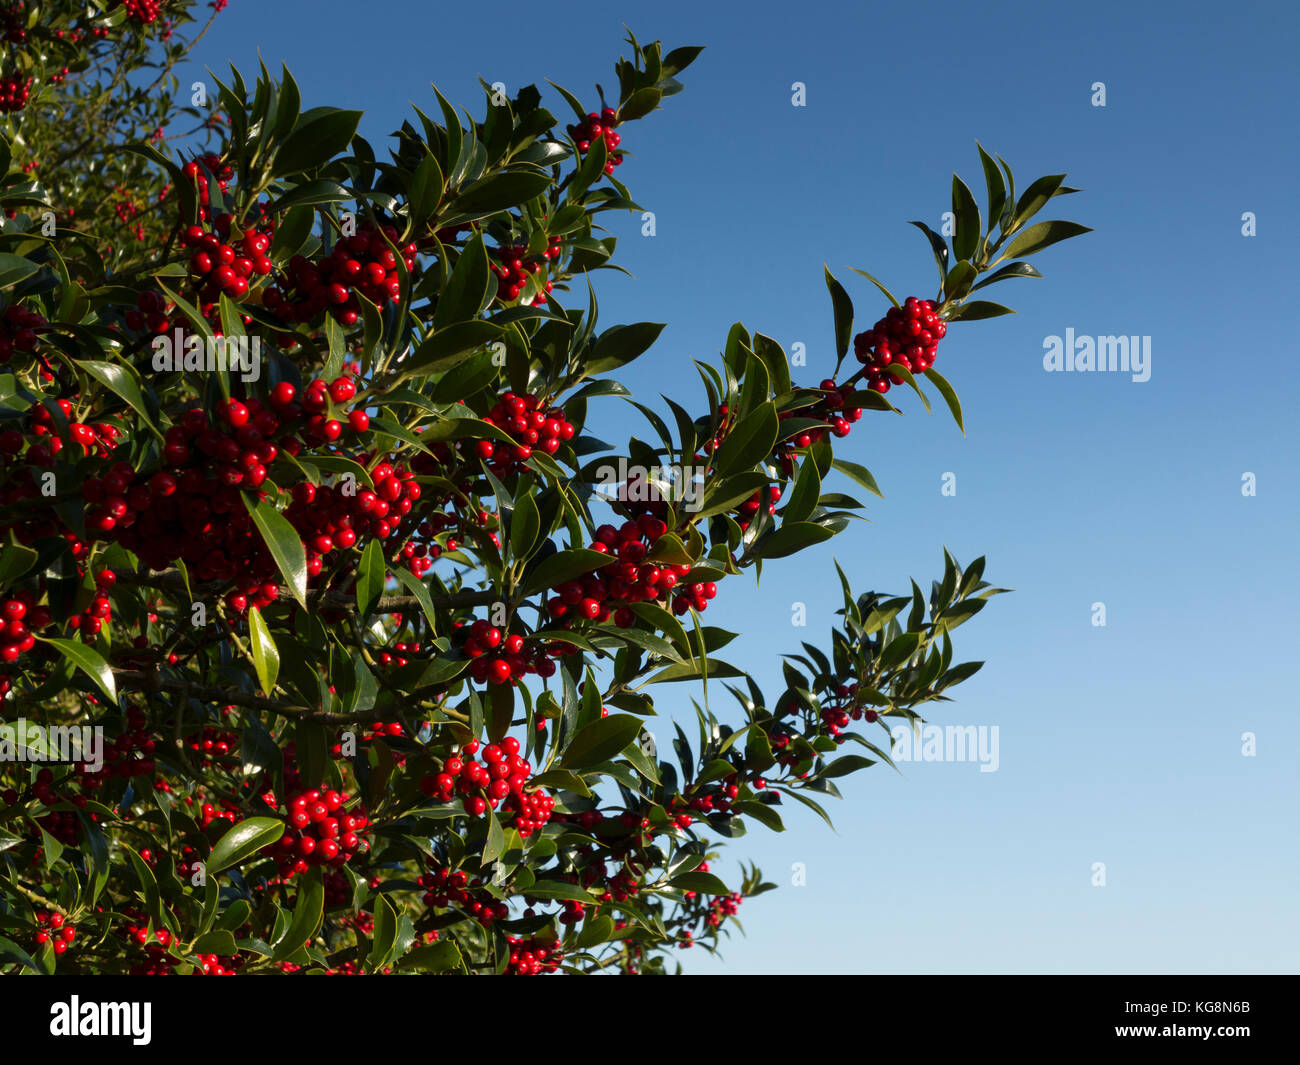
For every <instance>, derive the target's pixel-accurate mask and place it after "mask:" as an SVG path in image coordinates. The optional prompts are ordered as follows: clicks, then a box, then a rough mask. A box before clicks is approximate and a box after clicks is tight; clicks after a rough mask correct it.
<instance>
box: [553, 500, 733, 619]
mask: <svg viewBox="0 0 1300 1065" xmlns="http://www.w3.org/2000/svg"><path fill="white" fill-rule="evenodd" d="M667 531H668V526H667V525H666V524H665V523H664V521H663V520H662V519H661V518H657V517H655V516H654V515H653V514H642V515H641V516H640V517H638V518H637V519H636V520H635V521H632V520H629V521H625V522H624V523H623V524H622V525H620V526H618V527H615V526H613V525H609V524H604V525H601V526H599V527H598V528H597V529H596V535H595V539H594V540H593V541H592V543H591V550H593V551H599V552H601V553H603V554H608V555H613V556H615V557H614V560H612V561H611V562H610V563H609V564H608V565H605V566H602V567H601V568H600V569H598V570H596V571H594V572H592V573H588V574H586V575H585V576H583V577H582V578H581V579H578V580H572V581H565V582H564V583H563V584H561V585H558V586H557V587H555V588H553V589H552V592H553V593H554V595H553V596H552V597H551V598H550V599H549V600H548V601H547V610H548V611H549V612H550V614H551V617H553V618H556V619H557V620H559V619H564V621H563V624H564V627H566V628H570V627H572V625H573V623H574V622H577V621H582V620H587V621H595V622H598V623H603V622H606V621H608V620H609V619H610V618H611V616H612V617H613V620H614V624H615V625H617V626H618V627H619V628H621V629H626V628H631V627H632V626H633V625H635V624H636V613H635V612H634V611H633V610H632V605H633V604H635V603H646V602H649V603H652V602H655V601H656V600H659V599H663V600H665V601H671V603H672V609H673V612H674V613H675V614H678V615H681V614H685V613H686V612H687V611H688V610H689V609H690V608H691V607H694V608H695V609H696V610H703V609H705V607H706V606H707V605H708V602H709V600H710V599H712V598H714V597H715V596H716V595H717V594H718V586H717V585H716V584H715V583H714V582H713V581H699V582H692V583H691V584H687V585H682V586H681V587H678V584H679V582H680V581H681V579H682V578H683V577H685V576H686V575H687V574H688V573H690V571H691V567H690V566H687V565H684V564H678V565H667V564H665V565H660V564H658V563H655V562H651V561H647V558H648V556H649V554H650V552H651V549H652V548H653V547H654V545H655V543H656V542H657V541H658V540H659V538H660V537H661V536H663V535H664V534H665V533H666V532H667Z"/></svg>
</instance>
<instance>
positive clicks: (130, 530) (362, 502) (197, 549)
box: [82, 379, 419, 612]
mask: <svg viewBox="0 0 1300 1065" xmlns="http://www.w3.org/2000/svg"><path fill="white" fill-rule="evenodd" d="M314 384H315V383H313V385H314ZM329 388H330V391H327V386H325V385H324V383H323V382H322V383H321V384H320V386H319V388H316V387H312V388H309V389H308V391H307V395H306V398H305V399H304V401H303V403H302V404H298V403H295V402H294V397H295V390H294V388H293V386H292V385H290V384H288V383H286V382H282V383H281V384H279V385H277V386H276V387H275V389H274V390H273V392H272V395H271V401H270V405H269V406H268V405H267V404H263V403H262V402H261V401H260V400H258V399H256V398H250V399H248V400H247V401H240V400H231V401H230V402H229V404H228V405H227V406H226V407H224V408H222V410H221V412H220V422H219V423H216V424H214V423H213V422H211V421H210V420H209V417H208V415H207V413H206V412H205V411H203V410H202V409H198V408H195V409H191V410H188V411H186V412H185V413H184V414H182V415H181V416H180V418H179V421H178V423H177V424H175V425H173V426H172V427H170V428H169V429H168V430H167V432H166V434H165V438H164V447H163V455H162V458H163V463H164V465H165V466H166V467H168V468H167V469H164V470H162V471H159V472H157V473H155V474H153V475H152V476H146V475H145V474H143V473H138V472H137V471H136V470H135V469H134V468H133V467H132V466H131V465H130V464H129V463H126V462H117V463H114V464H113V465H112V466H111V467H110V468H109V469H108V471H107V472H106V473H105V474H104V475H103V476H99V477H90V478H87V480H86V481H85V483H84V485H83V490H82V493H83V496H84V497H85V499H86V501H87V502H88V503H89V504H90V508H89V510H88V512H87V516H86V520H87V526H88V528H89V529H90V530H92V532H93V533H96V534H101V535H104V536H105V537H107V538H112V539H116V540H117V541H118V542H120V543H121V544H122V545H123V546H125V547H127V548H128V549H130V550H132V551H135V552H137V553H138V554H140V556H141V557H142V559H143V560H144V561H145V563H146V564H147V565H149V566H150V567H151V568H153V569H164V568H166V567H167V566H168V565H169V564H170V563H171V561H172V560H173V559H175V558H178V557H179V558H181V559H182V560H183V561H185V563H186V564H187V565H188V566H190V567H191V570H192V572H195V573H196V574H197V576H198V577H199V579H200V580H204V581H207V580H236V579H237V580H238V581H239V582H240V583H239V586H238V588H237V590H236V593H235V595H236V596H238V597H239V598H238V599H234V600H232V601H231V603H230V605H231V607H232V608H233V609H235V610H236V611H237V612H242V610H243V609H244V608H245V607H246V606H247V604H248V603H252V605H254V606H259V607H261V606H265V605H266V604H267V603H270V602H272V601H274V600H275V598H276V597H277V594H278V590H279V589H278V585H277V584H276V580H277V570H276V568H275V565H274V563H273V562H272V561H271V559H270V556H269V554H268V553H267V551H266V549H265V546H264V543H263V541H262V539H261V537H260V536H259V535H258V534H257V533H256V531H255V530H253V529H252V528H251V522H250V520H249V518H248V514H247V512H246V510H245V508H244V506H243V502H242V500H241V498H240V494H239V489H240V488H257V487H258V486H260V485H261V484H262V482H263V481H265V480H266V477H267V466H268V465H269V464H270V463H271V462H273V461H274V460H275V458H276V456H277V455H278V454H279V450H280V448H281V447H282V448H283V449H284V450H285V451H286V452H287V453H289V454H297V453H298V452H299V451H300V450H301V449H302V447H303V446H304V445H303V439H300V438H299V437H298V436H295V435H293V434H294V433H299V434H301V436H302V438H305V440H306V441H307V442H308V444H309V445H310V444H312V443H314V442H319V441H321V440H328V439H331V438H337V436H338V435H339V434H341V433H342V425H341V423H339V422H337V421H334V420H332V419H327V418H326V416H325V413H324V411H325V409H326V407H327V406H328V403H329V400H330V398H332V397H335V396H344V395H345V394H346V396H347V397H348V398H350V397H351V395H353V394H354V392H355V386H353V385H352V383H351V382H350V381H345V380H343V379H340V380H338V381H335V382H334V384H333V385H332V386H329ZM356 413H358V412H355V411H354V412H353V414H356ZM360 413H361V414H364V412H360ZM295 423H296V424H295ZM360 424H363V423H362V422H361V420H360V419H354V418H351V417H350V418H349V425H360ZM364 424H366V425H367V426H368V424H369V423H368V419H367V421H366V422H365V423H364ZM282 427H283V435H280V434H281V433H282ZM273 438H274V441H275V442H273ZM373 476H374V479H375V480H376V482H377V486H378V487H379V489H380V492H381V493H384V494H385V495H386V498H381V496H380V495H379V494H377V493H375V492H370V491H369V490H366V491H363V492H359V493H357V494H356V495H355V496H353V497H346V496H344V495H343V494H342V493H341V492H337V493H336V492H334V491H333V490H329V489H324V488H322V489H319V490H318V489H316V488H315V486H312V485H310V484H301V485H298V486H297V488H296V491H295V502H296V504H297V509H296V510H295V509H294V508H293V507H292V506H291V507H290V508H289V510H287V511H286V515H287V516H288V517H289V519H290V520H291V521H293V520H294V519H295V518H297V519H298V524H299V532H300V534H301V535H302V536H303V538H304V540H305V541H306V542H307V547H308V550H309V553H310V556H309V568H308V572H309V574H310V575H312V576H316V575H317V574H319V572H320V569H321V556H322V555H324V554H326V553H328V552H329V551H330V550H333V548H334V547H335V546H342V547H348V546H351V544H353V543H355V542H356V536H357V533H356V532H355V531H353V529H349V528H343V527H340V528H336V527H335V524H337V519H336V517H335V516H334V514H333V509H332V508H331V509H326V507H325V506H323V505H317V506H315V507H313V506H311V504H312V502H313V500H315V498H316V495H317V493H318V492H320V493H324V500H323V502H326V501H327V502H328V503H330V504H332V503H333V502H335V501H336V499H337V501H338V502H339V504H340V505H341V506H343V507H346V508H348V509H349V510H350V512H351V513H352V515H353V524H354V525H356V520H355V519H356V517H357V516H358V515H361V516H366V515H368V517H369V518H370V519H374V520H373V521H368V526H369V528H368V529H367V530H366V531H369V532H371V533H372V534H373V535H377V536H387V535H388V531H390V530H391V528H392V526H393V525H395V522H394V523H392V524H389V523H387V522H385V521H383V519H382V516H381V515H388V514H389V512H390V510H392V509H394V508H395V509H396V510H397V511H399V512H404V510H403V508H405V510H409V509H410V506H411V504H412V502H413V500H414V499H415V498H418V496H419V486H418V485H417V484H416V483H415V481H414V480H413V479H409V478H410V475H403V478H402V479H396V478H394V476H393V470H392V468H391V467H385V466H383V465H381V466H380V467H378V468H376V470H375V471H374V474H373ZM389 482H391V483H389ZM394 493H395V494H396V496H397V497H400V498H394ZM332 523H334V524H332ZM331 533H332V534H333V535H331ZM327 541H328V542H327Z"/></svg>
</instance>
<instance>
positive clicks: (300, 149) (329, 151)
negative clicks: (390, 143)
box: [274, 107, 362, 175]
mask: <svg viewBox="0 0 1300 1065" xmlns="http://www.w3.org/2000/svg"><path fill="white" fill-rule="evenodd" d="M361 115H362V112H360V111H340V110H339V109H338V108H335V107H313V108H312V109H311V110H310V111H304V112H303V113H302V114H301V115H300V116H299V118H298V121H297V122H296V123H294V127H293V131H292V132H291V133H290V134H289V135H288V136H287V137H286V138H285V139H284V143H283V144H281V145H280V149H279V151H277V152H276V153H275V165H274V172H275V174H277V175H281V174H293V173H296V172H298V171H302V170H314V169H315V168H316V167H318V166H320V165H321V164H322V163H325V162H327V161H328V160H330V159H331V158H333V157H334V156H335V155H337V154H338V153H339V152H341V151H343V149H344V148H346V147H347V146H348V144H349V142H350V141H351V140H352V138H353V136H355V135H356V132H357V126H358V125H359V124H360V122H361Z"/></svg>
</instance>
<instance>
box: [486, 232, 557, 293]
mask: <svg viewBox="0 0 1300 1065" xmlns="http://www.w3.org/2000/svg"><path fill="white" fill-rule="evenodd" d="M563 252H564V238H563V237H551V238H550V239H549V241H548V243H547V246H546V250H545V251H544V252H542V257H541V258H540V259H532V258H530V257H529V255H528V246H527V245H526V244H520V245H514V246H509V247H504V248H499V249H497V250H496V252H494V255H495V257H496V258H497V259H499V260H500V262H494V263H493V264H492V272H493V273H494V274H496V278H497V299H499V300H502V301H503V302H509V301H512V300H517V299H518V298H519V295H520V293H522V292H523V291H524V288H525V286H527V284H528V279H529V277H532V276H537V275H540V277H539V278H538V285H539V287H540V291H539V292H538V293H537V295H536V296H534V297H533V302H534V303H545V302H546V294H547V293H548V292H550V291H551V290H552V289H553V288H554V287H555V286H554V285H553V284H552V283H551V282H550V281H543V280H542V278H543V277H545V271H546V264H547V262H548V261H553V260H555V259H558V258H559V257H560V256H561V254H563Z"/></svg>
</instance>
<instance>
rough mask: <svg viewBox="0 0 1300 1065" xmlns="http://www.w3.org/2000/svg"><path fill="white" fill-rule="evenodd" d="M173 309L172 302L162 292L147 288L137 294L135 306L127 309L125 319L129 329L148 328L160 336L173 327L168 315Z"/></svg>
mask: <svg viewBox="0 0 1300 1065" xmlns="http://www.w3.org/2000/svg"><path fill="white" fill-rule="evenodd" d="M171 310H172V305H171V303H170V302H169V301H168V300H166V299H165V298H164V297H163V294H162V293H161V292H154V291H153V290H151V289H145V291H143V292H141V293H140V294H139V295H138V296H136V298H135V306H134V307H132V308H130V309H129V310H127V312H126V313H125V314H124V315H123V319H124V321H125V322H126V327H127V328H128V329H134V330H136V331H139V330H141V329H146V328H147V329H148V330H149V332H151V333H153V334H154V335H155V336H160V335H161V334H163V333H165V332H167V330H168V329H169V328H170V327H171V319H170V318H169V317H168V315H169V314H170V312H171Z"/></svg>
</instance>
